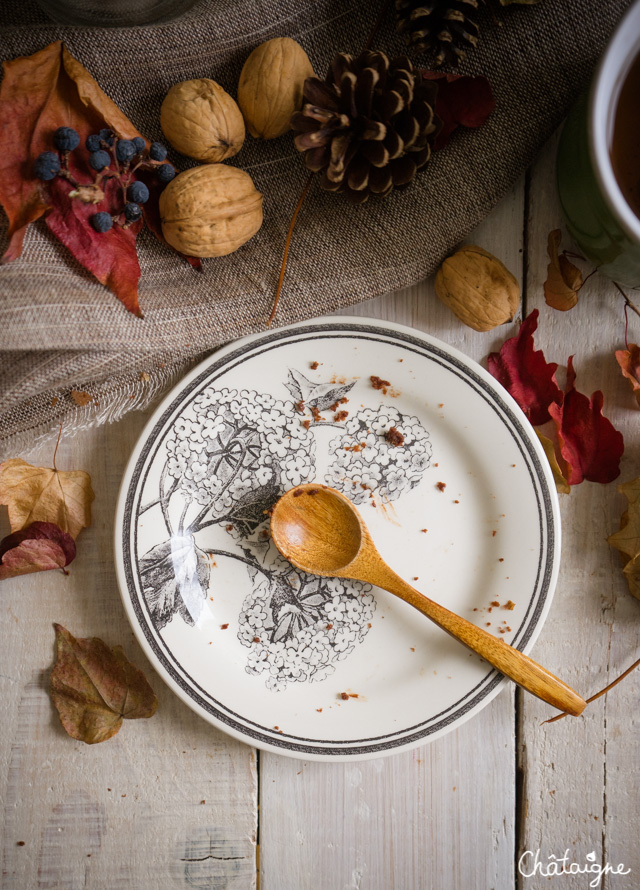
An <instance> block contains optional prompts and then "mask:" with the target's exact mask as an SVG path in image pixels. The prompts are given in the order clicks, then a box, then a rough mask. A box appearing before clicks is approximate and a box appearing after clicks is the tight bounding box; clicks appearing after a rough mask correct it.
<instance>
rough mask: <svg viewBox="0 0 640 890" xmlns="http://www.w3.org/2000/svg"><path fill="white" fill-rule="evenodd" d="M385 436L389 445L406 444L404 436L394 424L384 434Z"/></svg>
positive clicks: (398, 445)
mask: <svg viewBox="0 0 640 890" xmlns="http://www.w3.org/2000/svg"><path fill="white" fill-rule="evenodd" d="M384 437H385V439H386V440H387V442H388V443H389V445H393V446H394V447H395V448H399V447H400V446H401V445H404V436H403V435H402V433H401V432H400V430H399V429H397V427H395V426H392V427H391V428H390V429H388V430H387V432H386V433H385V434H384Z"/></svg>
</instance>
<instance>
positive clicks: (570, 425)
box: [549, 356, 624, 485]
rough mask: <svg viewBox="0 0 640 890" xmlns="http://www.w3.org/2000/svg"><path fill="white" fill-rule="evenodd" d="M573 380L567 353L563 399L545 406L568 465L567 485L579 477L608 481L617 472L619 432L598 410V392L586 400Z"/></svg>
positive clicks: (621, 449) (620, 446)
mask: <svg viewBox="0 0 640 890" xmlns="http://www.w3.org/2000/svg"><path fill="white" fill-rule="evenodd" d="M575 379H576V373H575V370H574V367H573V356H569V360H568V362H567V385H566V389H565V393H564V399H563V400H562V404H556V403H553V404H551V405H550V406H549V414H550V415H551V418H552V420H553V422H554V423H555V425H556V430H557V433H558V441H559V443H560V453H561V454H562V457H563V458H564V460H565V461H566V462H567V464H568V469H569V475H568V477H567V478H568V482H569V485H577V484H579V483H580V482H582V481H583V479H588V480H589V481H591V482H602V483H607V482H612V481H613V480H614V479H616V478H617V477H618V476H619V475H620V458H621V457H622V454H623V452H624V439H623V437H622V433H620V432H619V431H618V430H616V428H615V427H614V426H613V424H612V423H611V421H610V420H608V419H607V418H606V417H605V416H604V415H603V413H602V406H603V404H604V396H603V394H602V392H601V391H600V390H596V392H594V393H593V395H592V396H591V398H590V399H589V398H587V396H585V395H583V394H582V393H581V392H578V390H577V389H576V388H575Z"/></svg>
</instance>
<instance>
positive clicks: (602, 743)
mask: <svg viewBox="0 0 640 890" xmlns="http://www.w3.org/2000/svg"><path fill="white" fill-rule="evenodd" d="M555 148H556V146H555V140H554V141H553V142H552V143H551V144H549V145H548V146H547V148H546V150H545V151H544V152H543V154H542V155H541V157H540V158H539V160H538V163H537V164H536V166H535V168H534V169H533V171H532V175H531V180H530V187H529V196H530V200H529V213H528V219H527V246H528V251H527V253H528V256H527V260H528V264H527V265H528V274H527V288H526V305H527V311H531V310H532V309H533V308H536V307H537V308H538V309H539V310H540V319H539V328H538V332H537V333H536V338H535V339H536V344H537V346H538V348H541V349H543V350H544V352H545V355H546V358H547V361H556V362H558V363H559V364H560V365H561V367H564V366H566V362H567V358H568V356H569V355H572V354H575V359H574V366H575V369H576V371H577V380H576V386H577V388H578V389H579V390H580V391H581V392H584V393H586V394H588V395H590V394H591V393H592V392H593V391H594V390H597V389H601V390H602V391H603V392H604V395H605V405H604V412H605V414H606V415H607V416H608V417H609V418H610V419H611V420H612V422H613V423H614V424H615V426H616V427H617V428H618V429H620V430H621V431H622V432H623V434H624V437H625V453H624V457H623V459H622V463H621V475H620V478H619V479H618V480H617V481H616V482H613V483H611V484H609V485H598V484H594V483H592V482H583V483H582V484H581V485H578V486H575V487H574V488H573V489H572V491H571V494H570V495H560V503H561V509H562V532H563V545H562V563H561V569H560V578H559V581H558V587H557V591H556V595H555V599H554V603H553V608H552V611H551V614H550V615H549V618H548V619H547V622H546V624H545V627H544V629H543V631H542V634H541V635H540V638H539V640H538V642H537V643H536V646H535V649H534V653H533V654H534V656H536V657H538V658H539V659H540V661H541V662H542V663H543V664H545V665H547V666H548V667H549V668H550V669H551V670H553V669H554V668H557V669H558V670H560V669H561V670H562V676H563V678H564V679H565V680H566V681H567V682H568V683H571V684H572V685H573V686H574V688H576V689H577V690H578V691H579V692H581V693H582V694H583V695H584V696H585V698H586V697H588V696H590V695H593V694H594V693H595V692H597V691H598V690H599V689H602V688H603V687H604V686H606V685H607V684H608V683H609V682H611V681H612V680H614V679H615V678H616V677H617V676H618V675H619V674H621V673H622V672H623V671H624V670H625V669H626V668H627V667H628V666H629V665H630V664H632V663H633V662H634V661H635V660H636V658H637V657H638V654H639V653H638V650H639V649H640V602H638V601H637V600H635V599H634V598H633V597H632V596H630V594H629V591H628V588H627V584H626V582H625V581H624V580H623V577H622V573H621V571H620V569H621V563H620V559H619V555H618V552H617V551H616V550H613V549H612V548H611V547H609V545H608V544H607V541H606V538H607V536H608V535H610V534H612V532H614V531H617V530H618V528H619V527H620V514H621V513H622V511H623V510H624V509H625V507H626V503H627V502H626V499H625V498H623V497H622V496H621V495H620V494H618V493H617V490H616V486H617V485H618V484H619V483H620V482H627V481H629V480H631V479H634V478H635V477H636V476H638V475H640V436H639V435H638V432H639V425H640V414H639V413H638V407H637V404H636V401H635V399H634V398H633V396H632V393H631V388H630V385H629V383H628V381H626V380H624V379H623V377H622V375H621V374H620V369H619V367H618V365H617V363H616V361H615V358H614V355H613V353H614V351H615V350H616V349H623V348H624V333H625V318H624V302H623V299H622V297H621V295H620V294H619V293H618V291H617V290H616V289H615V288H614V287H613V285H611V284H609V283H608V282H607V281H606V280H605V279H604V278H603V277H601V276H599V275H594V276H593V278H591V279H590V280H589V281H588V282H587V283H586V284H585V286H584V290H583V291H582V292H581V293H580V299H579V302H578V305H577V306H576V307H575V308H574V309H572V310H571V311H570V312H568V313H559V312H556V311H555V310H553V309H550V308H549V307H548V306H546V305H545V303H544V296H543V283H544V279H545V276H546V264H547V256H546V242H547V235H548V233H549V231H550V229H552V228H555V227H559V226H560V225H561V214H560V209H559V206H558V202H557V198H556V192H555V169H554V164H555ZM564 244H565V245H567V246H568V243H567V239H566V236H565V238H564ZM580 265H581V266H582V267H583V268H585V269H588V268H589V267H588V264H586V263H580ZM639 337H640V319H639V318H638V317H637V316H636V315H634V314H631V315H630V319H629V341H630V342H638V339H639ZM559 375H560V372H559ZM639 682H640V678H639V677H638V675H637V674H632V675H631V676H630V677H628V678H627V679H626V680H625V682H624V683H623V684H621V685H620V686H617V687H616V688H615V689H613V690H612V691H611V693H610V694H609V695H607V696H606V697H605V698H601V699H598V701H596V702H594V703H593V704H592V705H590V706H588V708H587V710H586V711H585V713H584V715H583V716H582V717H581V718H579V719H578V720H574V719H571V718H565V719H564V720H561V721H559V722H557V723H555V724H551V725H547V726H540V723H541V721H542V720H544V719H546V718H547V716H548V713H547V709H545V707H544V706H541V705H540V704H539V703H538V702H537V701H535V700H534V699H531V698H530V697H526V696H520V693H518V696H519V702H520V709H519V710H520V713H519V718H520V719H519V731H518V768H519V770H520V771H521V774H522V776H523V794H522V820H521V829H522V830H521V836H520V850H519V855H522V854H523V853H524V852H525V851H527V850H528V851H533V853H534V854H535V851H536V850H538V849H540V851H541V857H540V858H541V860H542V861H543V862H545V863H546V862H547V861H548V857H549V855H550V854H553V855H555V856H556V857H558V858H560V857H562V856H564V854H565V851H566V850H568V851H569V859H568V863H571V862H576V863H578V864H579V865H581V866H585V865H586V864H588V860H587V856H588V855H590V854H592V853H595V862H597V863H599V864H601V866H603V867H604V865H605V864H606V863H609V864H610V865H611V866H614V867H615V866H618V865H619V864H620V863H624V865H625V869H626V868H631V873H630V874H628V875H626V876H625V875H622V874H616V875H606V876H605V877H603V879H602V885H601V886H602V887H604V888H605V890H637V888H638V887H639V886H640V849H639V845H638V843H637V828H638V824H639V817H640V795H639V788H640V783H639V782H638V777H639V770H640V765H639V762H638V758H639V755H640V748H639V741H640V739H639V736H638V723H637V719H638V718H637V711H638V689H639V685H638V684H639ZM527 861H529V862H530V861H531V857H530V856H529V857H528V859H527ZM525 870H528V868H527V869H525ZM554 880H555V881H556V882H558V883H559V882H560V881H562V887H563V888H567V890H578V888H580V890H581V888H584V887H586V886H588V880H589V879H588V878H586V877H585V876H584V875H575V876H574V875H569V876H563V877H561V878H551V882H549V881H547V879H546V878H541V877H540V876H536V878H535V879H534V878H528V879H527V878H524V877H521V879H520V884H519V887H520V888H521V890H525V888H526V890H529V888H530V887H535V888H536V890H537V888H538V887H541V886H543V883H544V886H550V887H553V886H554V884H553V881H554Z"/></svg>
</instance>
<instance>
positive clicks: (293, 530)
mask: <svg viewBox="0 0 640 890" xmlns="http://www.w3.org/2000/svg"><path fill="white" fill-rule="evenodd" d="M271 535H272V537H273V540H274V543H275V545H276V547H277V548H278V550H279V551H280V553H281V554H282V555H283V556H284V557H285V559H288V560H289V562H291V563H293V565H294V566H296V568H299V569H302V571H303V572H308V573H309V574H312V575H323V576H325V577H338V578H350V579H353V580H358V581H365V582H368V583H370V584H374V585H375V586H377V587H381V588H382V589H383V590H387V591H389V592H390V593H393V594H395V596H398V597H400V599H402V600H404V601H405V602H407V603H409V605H411V606H413V607H414V608H415V609H417V610H418V611H419V612H421V613H422V614H423V615H426V617H427V618H430V619H431V620H432V621H433V622H434V623H435V624H437V625H438V626H439V627H441V628H442V629H443V630H445V631H447V633H448V634H450V635H451V636H452V637H455V638H456V639H457V640H460V642H461V643H464V645H465V646H467V647H468V648H469V649H471V650H472V651H473V652H476V653H477V654H478V655H480V656H481V657H482V658H484V659H485V660H486V661H488V662H489V664H491V665H493V667H495V668H497V670H499V671H500V672H501V673H503V674H504V675H505V676H507V677H509V678H510V679H512V680H514V681H515V682H516V683H518V684H519V685H520V686H522V687H523V689H526V690H527V691H529V692H531V693H533V695H536V696H537V697H538V698H541V699H542V700H543V701H546V702H548V703H549V704H552V705H554V707H557V708H559V709H560V710H562V711H564V712H566V713H568V714H572V715H573V716H577V715H578V714H581V713H582V711H583V710H584V708H585V706H586V702H585V701H584V699H582V698H581V697H580V696H579V695H578V693H577V692H575V691H574V690H573V689H571V688H570V687H569V686H567V685H566V683H563V682H562V680H559V679H558V678H557V677H555V676H554V675H553V674H552V673H550V672H549V671H547V670H546V668H543V667H542V666H541V665H539V664H537V663H536V662H535V661H533V659H531V658H529V657H528V656H527V655H524V654H523V653H522V652H520V651H519V650H518V649H514V648H513V647H512V646H508V645H507V644H506V643H505V641H504V640H500V639H497V638H496V637H494V636H493V634H490V633H488V632H487V631H485V630H483V629H482V628H480V627H477V626H476V625H475V624H472V623H471V622H470V621H467V620H466V619H465V618H462V617H461V616H459V615H456V614H455V613H454V612H451V611H449V609H446V608H445V607H444V606H441V605H439V604H438V603H435V602H434V601H433V600H431V599H429V598H428V597H426V596H424V595H423V594H422V593H420V592H419V591H417V590H415V588H413V587H411V585H410V584H407V582H406V581H404V580H403V579H402V578H401V577H400V576H399V575H397V574H396V573H395V572H394V571H393V569H391V568H390V567H389V566H388V565H387V564H386V562H385V561H384V560H383V559H382V557H381V556H380V554H379V553H378V551H377V549H376V547H375V544H374V543H373V540H372V539H371V536H370V534H369V532H368V530H367V527H366V525H365V523H364V522H363V520H362V518H361V516H360V514H359V513H358V511H357V510H356V508H355V507H354V505H353V504H352V503H351V501H350V500H349V499H348V498H346V497H345V496H344V495H343V494H341V493H340V492H339V491H335V489H333V488H329V487H327V486H326V485H316V484H314V483H307V484H306V485H299V486H298V487H297V488H292V489H291V490H290V491H288V492H286V494H284V495H282V497H281V498H280V499H279V501H278V502H277V503H276V505H275V507H274V508H273V511H272V513H271Z"/></svg>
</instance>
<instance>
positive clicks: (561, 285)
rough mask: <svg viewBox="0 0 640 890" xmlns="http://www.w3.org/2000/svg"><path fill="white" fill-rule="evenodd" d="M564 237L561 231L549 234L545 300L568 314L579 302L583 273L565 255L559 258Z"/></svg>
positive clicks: (553, 307) (555, 230)
mask: <svg viewBox="0 0 640 890" xmlns="http://www.w3.org/2000/svg"><path fill="white" fill-rule="evenodd" d="M561 240H562V235H561V233H560V229H554V230H553V231H552V232H549V240H548V242H547V253H548V254H549V261H550V262H549V265H548V266H547V280H546V281H545V283H544V298H545V300H546V303H547V305H548V306H551V308H552V309H558V310H560V312H566V311H567V310H568V309H573V307H574V306H575V305H576V303H577V302H578V291H579V290H580V288H581V287H582V284H583V280H582V272H581V271H580V269H578V267H577V266H574V264H573V263H572V262H571V261H570V260H569V259H568V257H566V256H565V255H564V254H560V256H558V250H559V248H560V241H561Z"/></svg>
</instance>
